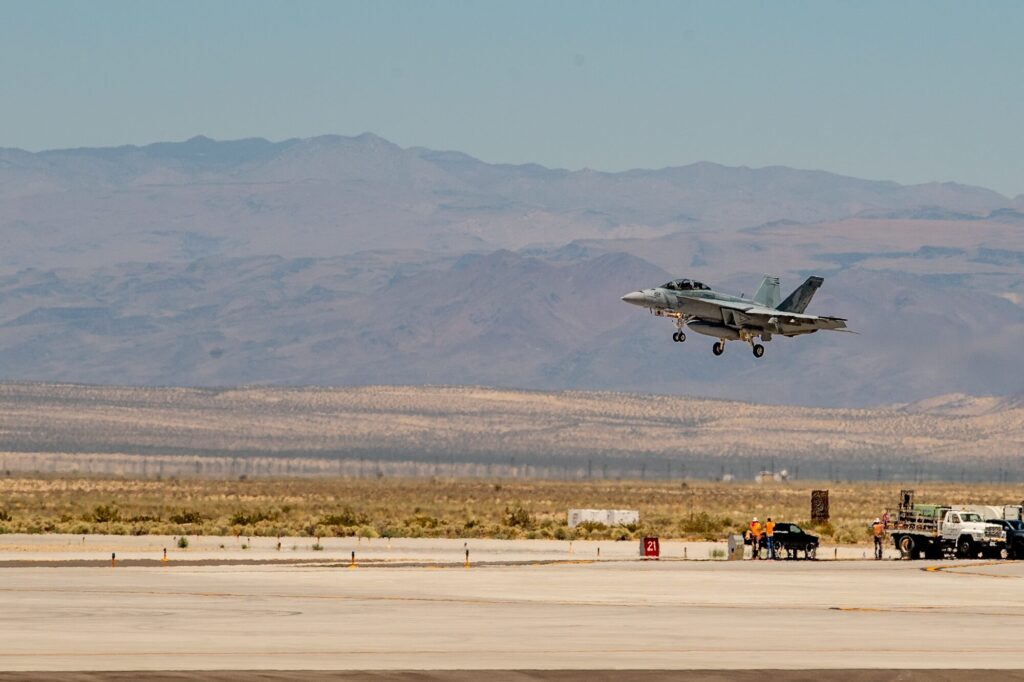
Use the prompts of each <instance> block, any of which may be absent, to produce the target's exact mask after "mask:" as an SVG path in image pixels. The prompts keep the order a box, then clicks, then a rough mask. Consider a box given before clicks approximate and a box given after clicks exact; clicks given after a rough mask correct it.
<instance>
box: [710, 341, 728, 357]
mask: <svg viewBox="0 0 1024 682" xmlns="http://www.w3.org/2000/svg"><path fill="white" fill-rule="evenodd" d="M711 352H712V353H714V354H715V355H721V354H722V353H724V352H725V341H715V345H713V346H711Z"/></svg>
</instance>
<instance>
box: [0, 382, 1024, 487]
mask: <svg viewBox="0 0 1024 682" xmlns="http://www.w3.org/2000/svg"><path fill="white" fill-rule="evenodd" d="M0 435H2V437H3V439H2V443H3V447H4V448H5V450H6V452H3V453H0V469H3V470H12V471H19V470H20V471H36V470H38V471H41V472H47V471H51V472H62V473H75V472H78V473H118V474H130V475H142V476H165V477H166V476H171V475H186V474H188V475H194V474H202V475H207V476H211V475H213V476H222V477H238V476H241V475H246V476H258V475H277V476H281V475H303V474H325V473H333V474H336V475H348V476H359V475H375V474H376V473H378V472H379V473H381V474H383V475H388V476H422V475H428V476H429V475H435V474H444V475H456V476H512V477H538V476H539V477H546V478H566V479H585V478H633V479H647V478H671V479H674V478H681V477H683V476H688V477H699V478H721V477H722V476H723V475H728V474H731V475H734V476H736V477H737V478H741V479H745V480H748V481H749V480H752V478H753V476H754V475H756V474H757V473H758V472H759V471H762V470H772V471H775V472H780V471H782V470H787V473H788V474H789V475H790V476H791V477H798V478H803V479H812V478H817V479H830V480H832V479H868V480H915V479H916V480H927V479H933V478H943V479H947V480H965V481H974V480H997V481H998V480H1017V478H1019V477H1020V476H1021V471H1020V468H1019V466H1018V459H1017V457H1018V453H1019V452H1021V450H1022V448H1024V405H1022V404H1021V401H1019V400H1015V399H999V398H971V397H969V396H946V397H942V398H936V399H933V400H930V401H927V402H924V403H920V404H913V405H900V406H894V407H890V408H876V409H826V408H807V407H792V406H789V407H787V406H776V405H760V404H756V403H744V402H735V401H721V400H709V399H700V398H686V397H678V396H662V395H642V394H631V393H613V392H587V391H557V392H544V391H515V390H500V389H488V388H479V387H446V386H433V387H432V386H428V387H408V386H371V387H353V388H329V389H324V388H264V387H243V388H232V389H188V388H128V387H98V386H80V385H68V384H17V383H6V384H0ZM140 455H147V456H149V457H148V458H138V457H137V456H140ZM183 455H184V456H186V457H182V456H183Z"/></svg>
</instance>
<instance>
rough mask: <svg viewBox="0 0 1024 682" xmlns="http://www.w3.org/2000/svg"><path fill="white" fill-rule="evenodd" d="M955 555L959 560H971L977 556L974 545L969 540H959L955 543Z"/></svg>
mask: <svg viewBox="0 0 1024 682" xmlns="http://www.w3.org/2000/svg"><path fill="white" fill-rule="evenodd" d="M956 555H957V556H958V557H960V558H961V559H973V558H975V556H976V555H977V552H975V551H974V543H973V542H971V539H970V538H966V537H964V538H960V539H959V540H957V542H956Z"/></svg>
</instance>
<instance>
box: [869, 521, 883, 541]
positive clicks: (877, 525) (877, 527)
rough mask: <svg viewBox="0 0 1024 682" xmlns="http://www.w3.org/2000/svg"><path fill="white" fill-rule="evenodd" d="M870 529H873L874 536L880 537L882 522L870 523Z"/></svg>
mask: <svg viewBox="0 0 1024 682" xmlns="http://www.w3.org/2000/svg"><path fill="white" fill-rule="evenodd" d="M871 530H873V531H875V537H876V538H880V537H882V524H881V523H872V524H871Z"/></svg>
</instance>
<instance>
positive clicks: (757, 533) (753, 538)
mask: <svg viewBox="0 0 1024 682" xmlns="http://www.w3.org/2000/svg"><path fill="white" fill-rule="evenodd" d="M760 544H761V522H760V521H758V520H757V517H756V516H755V517H754V520H753V521H751V522H750V550H751V558H753V559H756V558H757V552H758V548H759V547H760Z"/></svg>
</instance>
